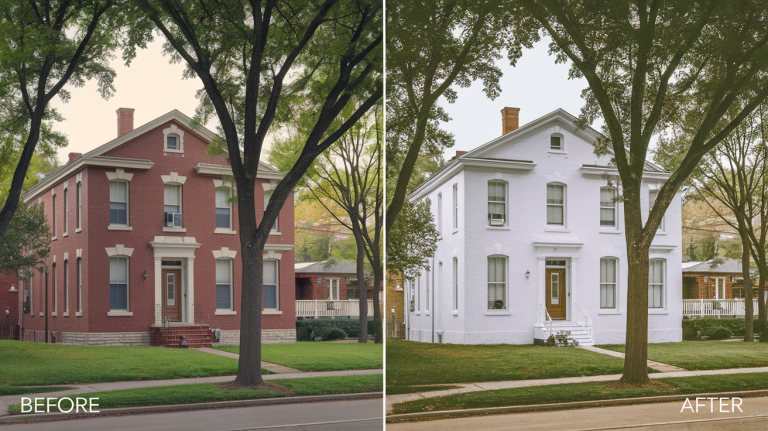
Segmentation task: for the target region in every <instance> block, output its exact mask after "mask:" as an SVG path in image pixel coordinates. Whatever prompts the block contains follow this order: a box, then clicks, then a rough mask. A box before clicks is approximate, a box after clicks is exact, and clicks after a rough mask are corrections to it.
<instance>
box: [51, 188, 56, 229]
mask: <svg viewBox="0 0 768 431" xmlns="http://www.w3.org/2000/svg"><path fill="white" fill-rule="evenodd" d="M51 207H52V209H53V211H52V213H53V214H52V215H51V220H52V222H51V226H52V229H53V235H52V236H53V237H54V238H56V195H53V204H52V205H51Z"/></svg>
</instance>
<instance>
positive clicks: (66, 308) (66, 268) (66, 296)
mask: <svg viewBox="0 0 768 431" xmlns="http://www.w3.org/2000/svg"><path fill="white" fill-rule="evenodd" d="M67 314H69V261H68V260H65V261H64V315H67Z"/></svg>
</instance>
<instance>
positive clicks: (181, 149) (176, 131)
mask: <svg viewBox="0 0 768 431" xmlns="http://www.w3.org/2000/svg"><path fill="white" fill-rule="evenodd" d="M169 135H176V136H177V137H178V138H179V142H178V146H179V148H178V149H176V150H174V149H169V148H168V136H169ZM163 153H180V154H184V131H183V130H181V129H180V128H178V127H177V126H176V125H175V124H171V127H169V128H167V129H163Z"/></svg>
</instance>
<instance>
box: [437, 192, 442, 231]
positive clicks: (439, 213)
mask: <svg viewBox="0 0 768 431" xmlns="http://www.w3.org/2000/svg"><path fill="white" fill-rule="evenodd" d="M437 234H438V235H442V234H443V194H442V193H438V194H437Z"/></svg>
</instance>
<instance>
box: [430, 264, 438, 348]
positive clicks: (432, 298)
mask: <svg viewBox="0 0 768 431" xmlns="http://www.w3.org/2000/svg"><path fill="white" fill-rule="evenodd" d="M430 296H431V297H430V298H429V299H431V300H432V305H431V306H430V307H429V308H430V309H431V310H432V344H435V314H436V313H437V310H435V257H434V256H432V295H430Z"/></svg>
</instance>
